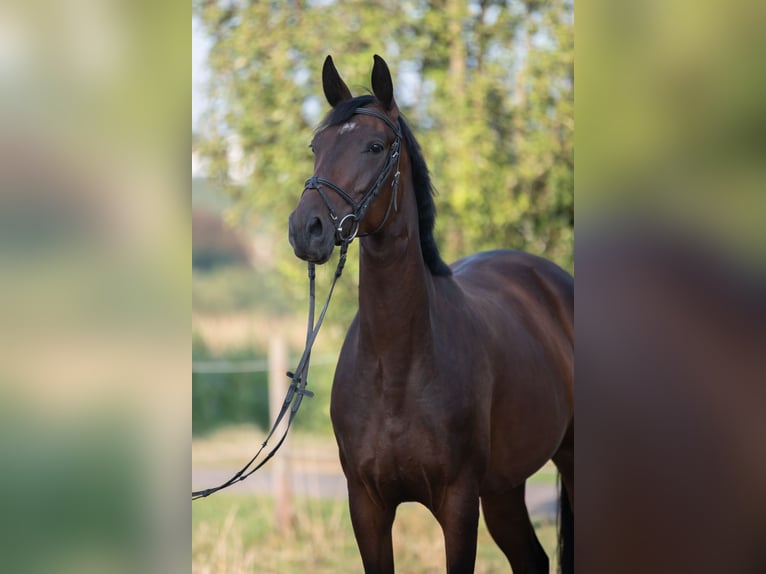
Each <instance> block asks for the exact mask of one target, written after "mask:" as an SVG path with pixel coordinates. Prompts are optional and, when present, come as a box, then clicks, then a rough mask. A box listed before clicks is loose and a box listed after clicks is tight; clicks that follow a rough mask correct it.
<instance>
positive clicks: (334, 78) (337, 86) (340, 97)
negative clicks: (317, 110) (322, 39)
mask: <svg viewBox="0 0 766 574" xmlns="http://www.w3.org/2000/svg"><path fill="white" fill-rule="evenodd" d="M322 87H323V88H324V97H325V98H327V101H328V102H330V105H331V106H332V107H333V108H334V107H335V106H337V105H338V104H339V103H340V102H342V101H344V100H350V99H351V91H350V90H349V89H348V86H346V83H345V82H344V81H343V79H342V78H341V77H340V74H339V73H338V70H336V69H335V64H333V61H332V56H327V58H325V61H324V66H322Z"/></svg>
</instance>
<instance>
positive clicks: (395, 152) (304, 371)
mask: <svg viewBox="0 0 766 574" xmlns="http://www.w3.org/2000/svg"><path fill="white" fill-rule="evenodd" d="M354 114H364V115H368V116H373V117H376V118H379V119H381V120H383V121H384V122H385V123H386V124H387V125H388V126H389V127H390V128H391V129H392V130H393V131H394V134H395V135H396V139H395V140H394V143H393V144H391V153H390V155H389V156H388V161H387V162H386V165H385V166H384V167H383V171H381V172H380V175H379V176H378V178H377V179H376V180H375V183H373V184H372V187H371V188H370V190H369V191H368V192H367V193H365V194H364V196H363V197H362V199H361V200H360V201H359V202H358V203H357V202H356V201H354V198H352V197H351V195H349V194H348V193H347V192H346V191H344V190H343V188H341V187H340V186H337V185H335V184H334V183H333V182H331V181H329V180H327V179H324V178H321V177H317V176H313V177H311V178H309V179H308V180H307V181H306V186H305V189H304V190H303V191H304V193H305V192H306V190H308V189H315V190H316V191H318V192H319V195H320V196H321V197H322V200H323V201H324V202H325V205H327V209H328V210H329V212H330V218H331V219H332V221H333V226H334V228H335V242H336V244H338V245H340V258H339V260H338V266H337V268H336V269H335V276H334V277H333V281H332V285H330V290H329V292H328V294H327V300H326V301H325V304H324V307H322V310H321V312H320V313H319V318H318V319H317V321H316V322H314V306H315V288H314V282H315V279H316V270H315V265H314V263H309V264H308V274H309V313H308V327H307V331H306V346H305V348H304V349H303V354H302V355H301V358H300V360H299V361H298V366H297V367H296V369H295V372H288V373H287V376H288V378H289V379H290V385H289V387H288V389H287V395H286V396H285V399H284V401H283V402H282V408H281V409H280V410H279V413H278V414H277V417H276V420H275V421H274V424H273V425H272V427H271V430H270V431H269V433H268V435H267V436H266V439H265V440H264V441H263V443H262V444H261V447H260V449H258V452H256V453H255V456H253V457H252V458H251V459H250V460H249V461H248V462H247V464H245V465H244V466H243V467H242V468H241V469H240V470H239V471H237V472H236V473H235V474H234V475H233V476H232V477H231V478H229V479H228V480H227V481H225V482H223V483H221V484H219V485H218V486H214V487H211V488H205V489H203V490H195V491H192V500H198V499H200V498H206V497H208V496H210V495H211V494H214V493H216V492H218V491H219V490H223V489H224V488H228V487H230V486H233V485H234V484H237V483H238V482H242V481H243V480H245V479H246V478H247V477H249V476H250V475H251V474H253V473H254V472H256V471H257V470H258V469H260V468H261V467H262V466H263V465H264V464H266V463H267V462H268V461H269V460H270V459H271V458H272V457H273V456H274V455H275V454H276V453H277V451H278V450H279V447H281V446H282V444H283V443H284V442H285V439H286V438H287V433H288V431H289V430H290V426H291V425H292V422H293V420H294V419H295V415H296V414H297V413H298V408H299V407H300V405H301V403H302V401H303V397H305V396H307V397H311V396H313V394H314V393H312V392H311V391H309V390H308V389H307V388H306V386H307V385H308V379H307V376H308V370H309V362H310V360H311V348H312V347H313V346H314V341H315V340H316V337H317V335H318V334H319V329H320V327H321V326H322V322H323V321H324V317H325V313H327V308H328V306H329V305H330V298H331V297H332V294H333V290H334V289H335V284H336V283H337V282H338V279H340V276H341V274H342V273H343V267H344V266H345V264H346V254H347V252H348V246H349V245H350V244H351V242H352V241H353V240H354V238H355V237H356V236H357V232H358V231H359V222H360V221H361V220H362V218H363V217H364V214H365V212H366V211H367V208H368V207H369V206H370V203H371V202H372V200H373V199H374V198H375V197H376V196H377V195H378V193H380V190H381V188H382V187H383V183H384V182H385V181H386V180H387V179H388V177H389V176H390V175H391V172H392V171H393V169H394V164H396V173H395V174H394V179H393V181H392V183H391V186H392V187H393V191H392V193H391V200H389V202H388V208H387V209H386V214H385V217H384V218H383V221H382V222H381V223H380V225H378V226H377V227H376V228H375V229H374V230H372V231H370V232H368V233H366V234H364V235H371V234H373V233H377V232H378V231H380V229H382V227H383V226H384V225H385V223H386V221H387V220H388V216H389V215H390V213H391V206H392V205H393V207H394V209H397V206H396V193H397V188H398V186H399V159H400V155H399V147H400V146H401V142H402V133H401V130H400V129H399V127H398V126H397V125H396V124H394V122H392V121H391V120H390V119H389V118H387V117H386V116H384V115H383V114H381V113H379V112H376V111H374V110H369V109H367V108H357V109H355V110H354ZM322 186H325V187H329V188H330V189H332V190H333V191H334V192H335V193H337V194H338V195H340V196H341V197H342V198H343V199H344V200H345V201H346V202H347V203H349V204H350V205H351V213H348V214H346V215H344V216H343V217H341V218H340V219H339V218H338V214H337V213H336V212H335V209H333V206H332V204H331V203H330V200H329V199H328V197H327V194H326V193H325V192H324V190H323V189H322ZM346 220H350V221H351V224H352V225H351V229H350V230H349V233H348V234H347V235H344V234H343V225H344V223H345V222H346ZM285 417H287V424H286V425H285V427H284V429H283V430H282V434H281V436H280V437H279V440H278V441H277V443H276V445H274V447H273V448H272V449H271V450H270V451H268V453H267V454H266V455H265V456H264V457H263V458H260V457H261V453H262V452H263V451H264V449H265V448H266V446H267V445H268V442H269V440H270V439H271V438H272V436H274V434H275V432H276V431H277V427H278V426H279V424H280V423H281V422H282V420H283V419H285ZM259 458H260V461H258V459H259Z"/></svg>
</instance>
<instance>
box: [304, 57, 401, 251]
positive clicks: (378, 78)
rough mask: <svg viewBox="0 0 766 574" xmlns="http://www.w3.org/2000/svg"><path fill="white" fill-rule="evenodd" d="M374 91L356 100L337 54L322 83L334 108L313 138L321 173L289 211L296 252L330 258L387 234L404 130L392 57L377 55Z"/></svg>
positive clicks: (327, 65)
mask: <svg viewBox="0 0 766 574" xmlns="http://www.w3.org/2000/svg"><path fill="white" fill-rule="evenodd" d="M374 60H375V62H374V65H373V69H372V90H373V94H374V96H359V97H356V98H354V97H352V95H351V92H350V90H349V89H348V87H347V86H346V84H345V82H344V81H343V79H342V78H341V77H340V74H339V73H338V71H337V70H336V69H335V65H334V63H333V61H332V58H331V57H330V56H327V58H326V59H325V62H324V67H323V69H322V86H323V88H324V94H325V97H326V98H327V101H328V102H329V104H330V105H331V106H332V110H330V112H329V113H328V114H327V117H326V118H325V120H324V121H323V122H322V124H320V126H319V128H318V129H317V131H316V133H315V135H314V139H313V140H312V141H311V146H310V147H311V149H312V151H313V153H314V175H313V176H312V177H311V178H309V179H308V180H306V184H305V186H304V189H303V194H302V195H301V199H300V201H299V203H298V205H297V207H296V208H295V210H294V211H293V212H292V213H291V214H290V218H289V229H290V231H289V237H290V244H291V245H292V246H293V250H294V251H295V255H296V256H298V257H299V258H301V259H304V260H306V261H310V262H314V263H324V262H326V261H327V260H328V259H329V258H330V255H331V254H332V251H333V248H334V246H335V245H340V244H342V243H344V242H350V241H352V240H353V239H354V237H356V236H357V235H360V236H362V235H369V234H372V233H376V232H378V231H380V230H381V229H382V228H383V227H384V226H385V224H386V222H387V221H388V218H389V216H390V215H391V213H392V207H393V210H394V211H396V209H397V193H398V184H399V177H400V172H399V168H400V152H401V143H402V132H401V128H400V124H399V110H398V108H397V105H396V102H395V101H394V95H393V94H394V91H393V82H392V80H391V73H390V72H389V69H388V66H387V65H386V62H385V61H384V60H383V58H381V57H380V56H377V55H376V56H375V57H374Z"/></svg>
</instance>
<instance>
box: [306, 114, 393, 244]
mask: <svg viewBox="0 0 766 574" xmlns="http://www.w3.org/2000/svg"><path fill="white" fill-rule="evenodd" d="M354 114H362V115H366V116H373V117H375V118H378V119H380V120H382V121H384V122H385V123H386V124H387V125H388V127H390V128H391V129H392V130H393V132H394V135H396V139H395V140H394V143H392V144H391V153H390V155H389V156H388V161H387V162H386V165H385V166H384V167H383V170H382V171H381V172H380V175H379V176H378V178H377V179H376V180H375V182H374V183H373V184H372V186H371V187H370V189H369V190H368V191H367V193H365V194H364V196H362V199H360V200H359V201H358V202H356V201H354V198H353V197H351V194H349V193H348V192H347V191H346V190H344V189H343V188H342V187H340V186H339V185H336V184H335V183H333V182H331V181H330V180H328V179H324V178H323V177H318V176H316V175H315V176H312V177H310V178H309V179H307V180H306V183H305V184H304V190H303V191H304V193H305V192H306V190H308V189H314V190H316V191H317V192H318V193H319V196H320V197H321V198H322V201H324V204H325V205H326V206H327V210H328V211H329V212H330V219H331V220H332V224H333V227H334V228H335V244H336V245H342V243H343V241H346V240H348V241H351V240H353V239H354V237H356V236H357V232H358V231H359V223H360V222H361V221H362V219H363V218H364V214H365V213H366V212H367V208H368V207H370V204H371V203H372V200H373V199H375V197H376V196H377V195H378V193H380V190H381V188H382V187H383V183H384V182H385V181H386V180H387V179H388V177H389V176H390V175H391V172H392V171H393V169H394V164H396V173H394V179H393V181H392V182H391V187H393V192H392V193H391V199H390V200H389V202H388V208H387V209H386V214H385V216H384V217H383V221H381V222H380V224H379V225H378V226H377V227H376V228H375V229H373V230H372V231H370V232H368V233H364V234H362V235H360V237H364V236H365V235H372V234H374V233H377V232H378V231H380V230H381V229H382V228H383V226H384V225H385V224H386V221H388V216H389V215H390V214H391V206H393V207H394V209H395V210H398V207H397V204H396V203H397V200H396V195H397V192H398V187H399V176H400V172H399V161H400V159H401V156H400V154H399V151H400V150H399V148H400V147H401V143H402V132H401V130H400V129H399V126H397V125H396V124H395V123H394V122H392V121H391V120H390V119H389V118H388V117H387V116H385V115H383V114H381V113H379V112H376V111H375V110H370V109H368V108H356V109H355V110H354ZM322 186H325V187H329V188H330V189H331V190H333V191H334V192H335V193H337V194H338V195H339V196H340V197H341V198H342V199H343V200H344V201H345V202H346V203H348V204H349V205H350V206H351V212H350V213H347V214H346V215H344V216H343V217H340V218H339V217H338V214H337V213H336V211H335V208H333V206H332V203H331V202H330V199H329V198H328V197H327V194H326V193H325V191H324V190H323V189H322ZM346 220H350V221H351V228H350V229H349V232H348V234H346V235H344V234H343V226H344V224H345V223H346Z"/></svg>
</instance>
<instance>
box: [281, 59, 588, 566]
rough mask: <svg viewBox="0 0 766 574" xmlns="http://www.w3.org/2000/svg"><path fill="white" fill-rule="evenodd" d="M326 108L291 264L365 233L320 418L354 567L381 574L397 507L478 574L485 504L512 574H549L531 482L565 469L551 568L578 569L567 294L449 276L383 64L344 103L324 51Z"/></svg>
mask: <svg viewBox="0 0 766 574" xmlns="http://www.w3.org/2000/svg"><path fill="white" fill-rule="evenodd" d="M322 80H323V87H324V93H325V96H326V98H327V100H328V102H329V103H330V105H331V106H332V110H331V111H330V112H329V114H328V115H327V117H326V118H325V120H324V122H323V123H322V124H321V125H320V127H319V128H318V130H317V132H316V134H315V137H314V139H313V141H312V145H311V147H312V149H313V150H314V154H315V164H314V176H313V177H312V178H310V179H309V180H308V181H307V182H306V186H305V189H304V191H303V195H302V197H301V200H300V203H299V204H298V206H297V208H296V209H295V211H294V212H293V213H292V214H291V215H290V242H291V244H292V246H293V249H294V250H295V254H296V255H297V256H298V257H300V258H301V259H304V260H308V261H312V262H315V263H324V262H326V261H327V260H328V259H329V258H330V255H331V253H332V251H333V248H334V247H335V245H339V244H343V243H348V242H350V241H351V240H352V239H353V238H354V237H355V236H357V235H358V236H359V237H360V241H359V245H360V248H359V253H360V255H359V256H360V276H359V313H358V315H357V316H356V318H355V319H354V321H353V323H352V324H351V327H350V328H349V331H348V334H347V336H346V340H345V343H344V344H343V349H342V351H341V354H340V358H339V362H338V367H337V370H336V372H335V380H334V383H333V390H332V405H331V417H332V422H333V428H334V430H335V436H336V438H337V442H338V448H339V451H340V460H341V463H342V466H343V470H344V473H345V475H346V479H347V481H348V494H349V506H350V512H351V519H352V523H353V527H354V533H355V535H356V539H357V543H358V545H359V550H360V552H361V556H362V562H363V564H364V571H365V572H366V573H367V574H371V573H393V572H394V556H393V548H392V539H391V528H392V524H393V521H394V515H395V512H396V508H397V506H398V505H399V504H400V503H402V502H406V501H416V502H419V503H421V504H423V505H425V506H426V507H427V508H428V509H429V510H430V511H431V512H432V514H433V515H434V517H435V518H436V519H437V521H438V522H439V524H440V526H441V528H442V530H443V533H444V540H445V548H446V554H447V556H446V558H447V571H448V572H450V573H454V574H457V573H466V572H473V571H474V564H475V559H476V537H477V528H478V521H479V501H481V506H482V509H483V512H484V517H485V521H486V524H487V528H488V529H489V532H490V534H491V535H492V537H493V539H494V540H495V541H496V542H497V544H498V546H499V547H500V548H501V549H502V551H503V552H504V553H505V555H506V556H507V557H508V560H509V562H510V564H511V567H512V569H513V571H514V572H516V573H517V574H519V573H532V572H548V557H547V556H546V554H545V552H544V551H543V549H542V547H541V545H540V543H539V541H538V539H537V536H536V535H535V532H534V529H533V527H532V524H531V522H530V519H529V514H528V512H527V508H526V504H525V501H524V485H525V481H526V479H527V478H528V477H529V476H530V475H531V474H533V473H534V472H535V471H537V470H538V469H539V468H540V467H541V466H542V465H543V464H544V463H545V462H546V461H548V460H549V459H553V461H554V463H555V464H556V466H557V467H558V469H559V472H560V475H561V481H562V483H563V488H562V491H561V524H560V533H559V534H560V562H561V564H562V569H563V571H565V572H571V571H572V570H573V550H572V543H573V540H572V538H573V526H574V517H573V508H574V387H573V378H574V338H573V337H574V309H573V307H574V285H573V279H572V277H571V276H570V275H569V274H567V273H566V272H565V271H563V270H562V269H560V268H559V267H557V266H556V265H554V264H553V263H551V262H549V261H546V260H545V259H542V258H539V257H535V256H533V255H529V254H526V253H521V252H517V251H509V250H498V251H491V252H485V253H479V254H476V255H473V256H470V257H466V258H465V259H462V260H460V261H458V262H456V263H455V264H453V265H452V266H451V267H449V266H447V265H446V264H445V263H444V261H443V260H442V259H441V257H440V255H439V251H438V249H437V246H436V244H435V242H434V238H433V225H434V219H435V209H434V203H433V197H432V195H433V194H432V187H431V183H430V179H429V174H428V168H427V167H426V164H425V162H424V160H423V156H422V154H421V151H420V148H419V146H418V144H417V142H416V141H415V138H414V137H413V135H412V133H411V131H410V130H409V128H408V126H407V124H406V123H405V121H404V119H403V117H402V116H401V115H400V113H399V110H398V108H397V105H396V103H395V101H394V97H393V84H392V81H391V74H390V72H389V70H388V66H387V65H386V63H385V62H384V61H383V59H381V58H380V57H378V56H375V63H374V66H373V70H372V89H373V94H374V95H364V96H359V97H352V95H351V93H350V91H349V89H348V87H347V86H346V84H345V83H344V82H343V80H342V79H341V77H340V75H339V74H338V72H337V70H336V69H335V66H334V64H333V62H332V59H331V58H330V57H329V56H328V57H327V59H326V60H325V64H324V68H323V70H322Z"/></svg>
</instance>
